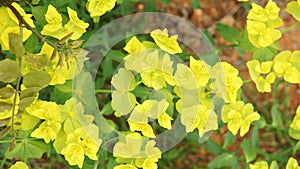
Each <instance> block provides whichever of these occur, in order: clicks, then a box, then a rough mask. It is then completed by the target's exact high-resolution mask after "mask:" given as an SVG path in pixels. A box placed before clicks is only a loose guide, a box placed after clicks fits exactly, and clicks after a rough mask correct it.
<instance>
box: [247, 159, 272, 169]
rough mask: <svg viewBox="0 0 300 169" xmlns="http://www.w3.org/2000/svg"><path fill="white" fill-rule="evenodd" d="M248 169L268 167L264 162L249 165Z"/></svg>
mask: <svg viewBox="0 0 300 169" xmlns="http://www.w3.org/2000/svg"><path fill="white" fill-rule="evenodd" d="M250 169H269V165H268V162H266V161H259V162H256V163H255V164H250Z"/></svg>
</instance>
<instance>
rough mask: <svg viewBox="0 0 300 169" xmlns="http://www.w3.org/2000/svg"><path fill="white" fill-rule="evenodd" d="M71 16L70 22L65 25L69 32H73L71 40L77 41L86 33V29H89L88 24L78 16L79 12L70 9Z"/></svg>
mask: <svg viewBox="0 0 300 169" xmlns="http://www.w3.org/2000/svg"><path fill="white" fill-rule="evenodd" d="M68 14H69V18H70V20H69V22H68V23H67V24H66V25H65V29H66V30H70V31H68V32H73V34H72V36H71V38H70V39H72V40H76V39H79V38H80V37H81V36H82V34H83V33H85V32H86V28H88V27H89V24H88V23H85V22H83V21H82V20H80V19H79V18H78V16H77V12H76V11H74V10H73V9H71V8H69V7H68Z"/></svg>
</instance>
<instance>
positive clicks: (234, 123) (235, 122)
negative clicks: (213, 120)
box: [222, 101, 260, 137]
mask: <svg viewBox="0 0 300 169" xmlns="http://www.w3.org/2000/svg"><path fill="white" fill-rule="evenodd" d="M253 109H254V108H253V106H252V104H250V103H247V104H244V103H243V102H242V101H238V102H235V103H231V104H228V105H225V106H223V109H222V121H223V122H224V123H228V129H229V131H231V133H232V134H233V135H236V134H237V132H238V130H239V129H240V136H241V137H242V136H244V135H245V134H246V133H247V132H248V131H249V128H250V124H251V123H252V122H253V121H255V120H259V118H260V115H259V114H258V113H257V112H254V110H253Z"/></svg>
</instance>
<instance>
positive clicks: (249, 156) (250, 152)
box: [241, 139, 256, 163]
mask: <svg viewBox="0 0 300 169" xmlns="http://www.w3.org/2000/svg"><path fill="white" fill-rule="evenodd" d="M241 147H242V150H243V153H244V156H245V158H246V162H247V163H249V162H251V161H253V160H255V158H256V151H255V149H253V146H252V145H251V144H250V142H249V140H248V139H244V141H243V142H242V144H241Z"/></svg>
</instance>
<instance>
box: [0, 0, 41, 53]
mask: <svg viewBox="0 0 300 169" xmlns="http://www.w3.org/2000/svg"><path fill="white" fill-rule="evenodd" d="M11 5H12V6H13V7H15V8H16V9H17V11H18V12H19V13H20V14H21V16H22V17H23V19H24V20H25V21H26V22H27V23H28V24H29V25H30V26H31V27H32V28H35V25H34V23H33V20H32V19H31V17H32V15H31V14H26V13H25V11H24V9H23V8H22V7H21V6H20V5H19V4H17V3H15V2H13V3H12V4H11ZM0 15H1V18H0V32H1V35H0V44H1V48H2V50H9V36H8V35H9V34H10V33H15V34H18V35H20V27H19V20H18V19H17V17H16V16H15V14H14V13H13V12H12V11H11V10H10V9H9V8H8V7H4V6H2V7H0ZM31 34H32V33H31V31H29V30H28V29H27V28H25V27H24V28H23V37H22V39H23V41H25V40H27V39H28V38H29V37H30V35H31Z"/></svg>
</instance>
